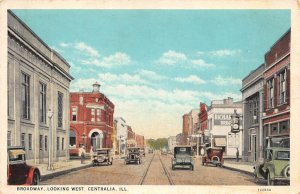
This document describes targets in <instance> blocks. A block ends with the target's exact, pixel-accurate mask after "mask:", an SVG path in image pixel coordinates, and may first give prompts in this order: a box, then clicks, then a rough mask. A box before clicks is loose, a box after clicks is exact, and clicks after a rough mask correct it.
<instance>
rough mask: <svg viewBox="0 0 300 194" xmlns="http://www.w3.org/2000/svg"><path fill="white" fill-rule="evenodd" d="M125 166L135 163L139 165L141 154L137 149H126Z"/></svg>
mask: <svg viewBox="0 0 300 194" xmlns="http://www.w3.org/2000/svg"><path fill="white" fill-rule="evenodd" d="M124 162H125V164H129V163H136V164H141V163H142V160H141V153H140V148H139V147H131V148H128V151H127V155H126V157H125V160H124Z"/></svg>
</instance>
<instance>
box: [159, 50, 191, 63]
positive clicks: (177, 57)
mask: <svg viewBox="0 0 300 194" xmlns="http://www.w3.org/2000/svg"><path fill="white" fill-rule="evenodd" d="M186 60H187V57H186V55H185V54H184V53H179V52H176V51H172V50H169V51H167V52H165V53H163V54H162V56H161V57H160V58H159V59H158V61H157V63H159V64H165V65H174V64H176V63H180V62H183V61H186Z"/></svg>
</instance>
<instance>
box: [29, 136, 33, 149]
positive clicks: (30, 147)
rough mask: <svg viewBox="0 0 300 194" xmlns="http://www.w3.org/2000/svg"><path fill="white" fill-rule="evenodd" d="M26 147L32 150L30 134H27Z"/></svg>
mask: <svg viewBox="0 0 300 194" xmlns="http://www.w3.org/2000/svg"><path fill="white" fill-rule="evenodd" d="M28 149H29V150H32V134H28Z"/></svg>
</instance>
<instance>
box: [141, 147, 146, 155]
mask: <svg viewBox="0 0 300 194" xmlns="http://www.w3.org/2000/svg"><path fill="white" fill-rule="evenodd" d="M140 154H141V156H144V157H145V156H146V153H145V148H141V149H140Z"/></svg>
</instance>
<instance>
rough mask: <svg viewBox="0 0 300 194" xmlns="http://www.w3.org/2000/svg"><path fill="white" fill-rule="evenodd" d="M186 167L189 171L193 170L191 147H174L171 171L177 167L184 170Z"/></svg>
mask: <svg viewBox="0 0 300 194" xmlns="http://www.w3.org/2000/svg"><path fill="white" fill-rule="evenodd" d="M186 166H188V167H189V168H190V170H194V160H193V157H192V148H191V146H188V145H182V146H175V147H174V156H173V158H172V170H175V168H177V167H181V168H185V167H186Z"/></svg>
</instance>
